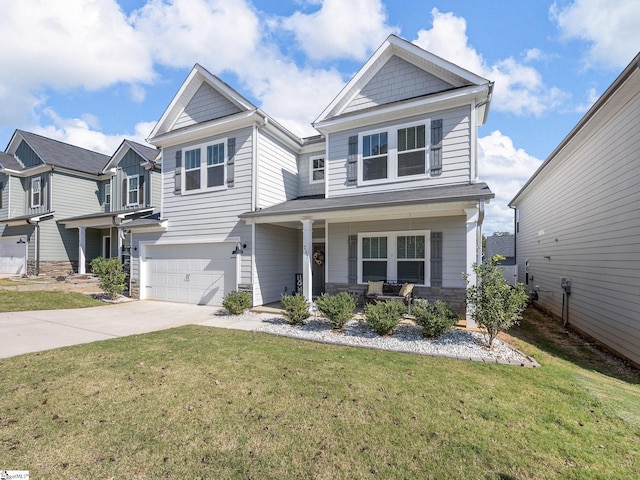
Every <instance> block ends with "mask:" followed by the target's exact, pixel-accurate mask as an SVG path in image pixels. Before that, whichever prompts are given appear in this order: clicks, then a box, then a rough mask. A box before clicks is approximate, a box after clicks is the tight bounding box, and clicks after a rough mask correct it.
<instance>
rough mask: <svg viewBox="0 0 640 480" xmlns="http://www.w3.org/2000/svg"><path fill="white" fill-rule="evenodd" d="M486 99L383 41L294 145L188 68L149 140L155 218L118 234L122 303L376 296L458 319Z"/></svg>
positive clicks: (442, 64) (202, 72)
mask: <svg viewBox="0 0 640 480" xmlns="http://www.w3.org/2000/svg"><path fill="white" fill-rule="evenodd" d="M492 87H493V85H492V83H491V82H489V81H488V80H486V79H484V78H481V77H479V76H478V75H475V74H473V73H471V72H469V71H467V70H464V69H462V68H460V67H458V66H456V65H454V64H452V63H450V62H448V61H446V60H444V59H442V58H439V57H437V56H435V55H432V54H431V53H429V52H427V51H425V50H423V49H421V48H419V47H417V46H416V45H413V44H411V43H409V42H407V41H405V40H402V39H400V38H398V37H396V36H390V37H389V38H388V39H387V40H386V41H385V42H384V43H383V44H382V46H381V47H380V48H379V49H378V50H377V51H376V52H375V53H374V54H373V56H372V57H371V58H370V59H369V60H368V61H367V62H366V64H365V65H364V66H363V67H362V68H361V70H360V71H359V72H358V73H357V74H356V75H355V76H354V77H353V78H352V79H351V80H350V81H349V82H348V83H347V85H346V86H345V87H344V89H343V90H342V91H341V92H336V93H337V96H336V97H335V99H334V101H333V102H332V103H331V104H330V105H328V106H327V107H326V108H325V110H324V111H323V112H321V113H320V115H319V116H318V118H317V119H316V121H315V122H314V123H313V126H314V127H315V128H316V130H317V131H318V135H317V136H314V137H310V138H298V137H297V136H296V135H294V134H293V133H291V132H289V131H288V130H287V129H286V128H284V127H283V126H282V125H280V124H279V123H278V122H277V121H276V120H274V119H273V118H271V117H270V116H269V115H267V114H266V113H265V112H263V111H262V110H261V109H259V108H257V107H256V106H255V105H253V104H252V103H251V102H250V101H248V100H247V99H246V98H244V97H243V96H242V95H240V94H239V93H238V92H237V91H235V90H234V89H233V88H231V87H230V86H229V85H227V84H226V83H224V82H222V81H221V80H220V79H219V78H217V77H216V76H214V75H212V74H210V73H209V72H208V71H207V70H206V69H204V68H203V67H201V66H200V65H196V66H195V67H194V68H193V69H192V71H191V73H190V74H189V76H188V77H187V79H186V80H185V82H184V83H183V85H182V86H181V88H180V89H179V91H178V92H177V94H176V95H175V97H174V98H173V99H172V101H171V102H170V104H169V106H168V107H167V109H166V111H165V112H164V114H163V115H162V118H160V120H159V121H158V123H157V124H156V126H155V128H154V129H153V132H152V133H151V135H150V138H149V142H150V143H151V144H153V145H155V146H157V147H159V148H160V149H161V152H162V159H161V162H162V215H161V217H159V218H157V219H155V220H151V219H146V220H134V221H132V222H131V223H130V224H128V226H125V227H124V230H125V231H126V232H127V233H130V234H131V236H132V241H131V260H132V280H131V282H132V285H131V291H132V293H133V294H134V295H139V297H140V298H143V299H144V298H147V299H158V300H170V301H179V302H189V303H196V304H214V305H219V304H220V303H221V302H222V298H223V297H224V295H225V294H227V293H228V292H230V291H232V290H236V289H244V290H248V291H250V292H252V295H253V304H254V305H261V304H267V303H270V302H274V301H277V300H279V299H280V297H281V295H282V294H283V293H291V292H293V291H299V292H300V293H303V294H304V295H305V296H306V297H307V298H312V297H313V296H314V295H318V294H320V293H322V292H337V291H340V290H345V291H350V292H352V293H353V294H354V295H356V296H358V295H362V294H363V292H364V291H365V290H366V288H367V283H368V281H369V280H386V281H389V282H411V283H413V284H414V285H416V287H415V289H416V294H417V295H419V296H422V297H425V298H432V299H433V298H444V299H447V300H448V301H449V302H451V303H452V304H453V305H454V306H455V307H456V308H458V309H459V310H461V311H463V310H464V296H465V286H466V285H465V280H464V279H463V276H462V274H463V273H467V274H472V268H471V265H472V264H473V263H474V262H476V261H478V260H479V258H480V254H481V225H482V221H483V217H484V207H485V204H486V203H488V202H489V201H490V199H491V198H493V193H492V192H491V191H490V190H489V188H488V187H487V185H486V184H484V183H481V182H479V181H478V162H477V132H478V128H479V127H480V126H481V125H482V124H483V123H484V122H485V120H486V117H487V114H488V111H489V103H490V100H491V93H492ZM319 88H321V87H319Z"/></svg>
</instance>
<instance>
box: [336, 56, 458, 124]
mask: <svg viewBox="0 0 640 480" xmlns="http://www.w3.org/2000/svg"><path fill="white" fill-rule="evenodd" d="M451 88H453V86H452V85H451V84H449V83H447V82H444V81H443V80H441V79H440V78H438V77H436V76H435V75H432V74H430V73H428V72H426V71H424V70H422V69H421V68H419V67H417V66H416V65H414V64H412V63H409V62H407V61H406V60H404V59H402V58H400V57H398V56H393V57H391V58H390V59H389V60H388V61H387V63H385V64H384V66H383V67H382V68H381V69H380V70H379V71H378V72H377V73H376V74H375V76H374V77H373V78H372V79H371V80H370V81H369V83H367V85H366V86H365V87H364V88H363V89H362V90H361V91H360V92H359V93H358V95H356V96H355V98H354V99H353V100H352V101H351V103H350V104H349V105H348V106H347V107H346V108H345V110H344V113H350V112H355V111H358V110H362V109H365V108H370V107H375V106H378V105H384V104H387V103H393V102H399V101H402V100H407V99H409V98H416V97H421V96H424V95H429V94H432V93H437V92H441V91H444V90H449V89H451Z"/></svg>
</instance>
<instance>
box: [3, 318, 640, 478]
mask: <svg viewBox="0 0 640 480" xmlns="http://www.w3.org/2000/svg"><path fill="white" fill-rule="evenodd" d="M517 342H518V347H519V348H521V349H522V350H524V351H525V353H527V354H529V355H533V356H534V357H535V358H536V359H537V360H539V361H540V363H541V364H542V365H543V366H542V367H541V368H536V369H529V368H519V367H512V366H503V365H495V364H483V363H477V362H463V361H455V360H447V359H438V358H431V357H424V356H418V355H409V354H400V353H393V352H385V351H376V350H366V349H358V348H351V347H342V346H335V345H325V344H317V343H307V342H304V341H300V340H293V339H289V338H281V337H277V336H272V335H268V334H261V333H255V332H242V331H234V330H225V329H215V328H210V327H198V326H188V327H182V328H177V329H172V330H166V331H161V332H155V333H151V334H146V335H139V336H132V337H128V338H121V339H114V340H109V341H103V342H96V343H92V344H87V345H80V346H75V347H69V348H63V349H59V350H53V351H47V352H41V353H35V354H29V355H23V356H20V357H14V358H9V359H3V360H0V370H1V371H2V376H0V391H2V392H3V394H2V396H1V397H0V460H1V461H0V463H1V464H0V469H5V468H6V469H16V470H29V471H30V474H31V475H32V478H69V479H71V478H74V479H75V478H105V479H106V478H137V479H158V478H163V479H186V478H188V479H197V478H202V479H211V478H224V479H235V478H238V479H246V478H260V479H265V478H278V479H285V478H315V479H340V478H349V479H353V478H426V479H429V478H433V479H436V478H437V479H467V478H472V479H477V478H482V479H493V478H495V479H509V478H512V479H516V478H517V479H547V478H569V479H571V478H575V479H585V478H587V479H588V478H594V479H595V478H620V479H622V478H638V476H640V441H639V440H640V424H639V423H638V418H637V416H635V417H634V416H633V415H631V416H628V415H627V413H628V411H629V410H634V409H636V410H637V408H636V407H637V405H640V385H639V384H638V383H637V381H635V380H633V379H629V378H626V377H624V376H620V375H613V374H611V372H606V371H605V372H603V371H602V370H601V371H600V372H598V371H595V370H591V369H587V368H584V367H583V366H580V364H579V363H577V362H575V361H571V360H569V359H567V358H564V357H562V356H561V355H558V354H556V353H552V352H550V350H549V349H546V348H545V349H544V350H543V349H541V348H538V347H536V346H535V344H534V343H529V342H528V341H527V340H526V339H524V338H522V339H520V340H517ZM596 386H597V388H596Z"/></svg>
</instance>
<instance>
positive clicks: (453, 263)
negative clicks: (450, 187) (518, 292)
mask: <svg viewBox="0 0 640 480" xmlns="http://www.w3.org/2000/svg"><path fill="white" fill-rule="evenodd" d="M328 230H329V245H328V248H327V264H328V266H329V272H328V278H327V282H330V283H347V282H348V278H349V276H348V263H349V262H348V258H347V254H348V245H347V240H348V237H349V235H357V234H358V233H364V232H393V231H407V230H430V231H432V232H442V259H443V261H442V277H443V278H442V286H443V287H444V288H464V287H465V281H464V279H463V277H462V273H463V272H464V271H465V270H466V247H465V245H466V243H465V242H466V232H467V230H466V217H463V216H460V217H439V218H431V219H429V218H412V219H411V220H409V219H398V220H385V221H384V222H352V223H351V224H349V223H331V224H329V227H328ZM427 242H429V239H427Z"/></svg>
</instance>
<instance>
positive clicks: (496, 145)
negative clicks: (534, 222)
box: [478, 130, 542, 235]
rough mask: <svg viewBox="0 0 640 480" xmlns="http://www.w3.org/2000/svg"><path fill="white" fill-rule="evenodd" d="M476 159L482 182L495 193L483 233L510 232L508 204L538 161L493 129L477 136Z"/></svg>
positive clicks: (511, 220)
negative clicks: (489, 132) (482, 135)
mask: <svg viewBox="0 0 640 480" xmlns="http://www.w3.org/2000/svg"><path fill="white" fill-rule="evenodd" d="M478 161H479V163H480V172H481V179H482V181H484V182H486V183H487V184H488V185H489V188H491V191H492V192H493V193H494V194H495V198H494V199H493V200H491V203H490V204H489V206H488V208H487V213H486V217H485V222H484V230H485V234H487V235H491V233H492V232H495V231H511V232H512V231H513V210H511V209H510V208H509V207H508V203H509V202H510V201H511V200H512V199H513V197H514V196H515V195H516V194H517V193H518V191H519V190H520V188H522V186H523V185H524V184H525V182H526V181H527V180H528V179H529V178H530V177H531V175H532V174H533V173H534V172H535V171H536V170H537V168H538V167H539V166H540V165H541V164H542V162H541V161H540V160H539V159H537V158H535V157H532V156H531V155H529V154H528V153H527V152H525V151H524V150H522V149H521V148H515V147H514V145H513V141H512V140H511V138H509V137H508V136H506V135H504V134H502V133H501V132H500V131H498V130H496V131H494V132H492V133H491V135H488V136H486V137H482V138H479V139H478Z"/></svg>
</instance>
